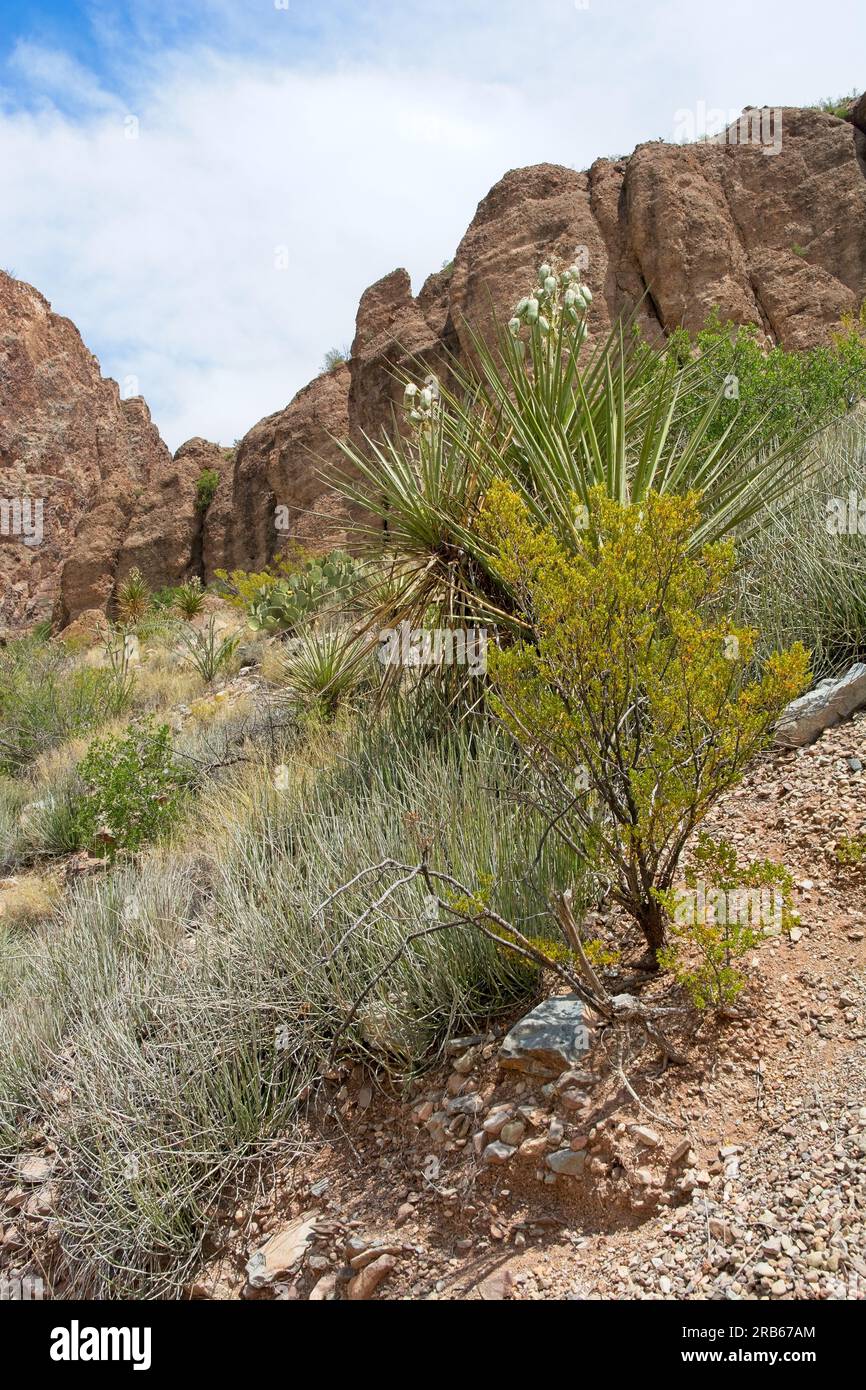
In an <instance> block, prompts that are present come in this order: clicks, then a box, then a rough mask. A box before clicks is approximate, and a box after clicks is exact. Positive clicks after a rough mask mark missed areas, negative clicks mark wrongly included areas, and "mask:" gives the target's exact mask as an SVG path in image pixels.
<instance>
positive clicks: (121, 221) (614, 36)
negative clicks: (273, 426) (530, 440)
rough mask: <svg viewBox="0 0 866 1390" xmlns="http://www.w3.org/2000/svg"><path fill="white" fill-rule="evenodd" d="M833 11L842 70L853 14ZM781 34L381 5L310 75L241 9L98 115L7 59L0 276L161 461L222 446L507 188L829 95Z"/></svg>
mask: <svg viewBox="0 0 866 1390" xmlns="http://www.w3.org/2000/svg"><path fill="white" fill-rule="evenodd" d="M295 4H297V6H298V7H299V8H298V11H297V13H296V18H298V19H302V18H304V15H305V14H306V15H307V16H309V15H311V14H312V13H313V11H312V10H309V11H307V10H306V8H305V6H306V0H293V5H295ZM144 8H145V10H147V7H146V6H145V7H144ZM150 8H151V9H152V8H153V7H152V6H151V7H150ZM157 8H158V7H157ZM840 8H844V9H846V11H848V20H847V23H848V28H847V31H846V48H849V47H850V48H851V50H852V51H853V50H854V49H856V47H857V45H856V43H855V42H854V35H855V31H856V30H857V29H859V30H860V33H861V35H862V36H864V37H866V34H864V32H863V31H864V27H866V20H864V18H863V11H862V9H861V7H860V0H858V6H857V9H856V11H855V9H854V8H853V7H851V8H850V10H849V9H848V0H840ZM265 9H267V6H265ZM798 10H800V11H801V12H802V16H803V17H805V16H807V15H808V14H810V13H811V7H809V8H808V10H807V7H806V5H805V3H804V0H795V3H789V4H788V5H786V7H785V9H784V11H781V10H780V11H779V12H778V14H772V15H771V14H770V13H769V11H765V10H763V9H762V7H760V6H754V5H752V4H745V3H742V4H741V3H740V0H731V2H730V3H729V4H728V5H727V6H726V7H724V12H723V17H722V19H721V21H720V23H719V25H717V26H715V27H714V28H713V30H712V31H710V30H709V29H700V28H698V27H697V25H698V20H697V19H696V18H695V11H694V7H692V6H691V5H690V4H686V3H685V0H667V3H660V2H659V0H656V3H652V4H648V5H646V6H639V7H638V6H635V5H633V4H628V5H626V4H625V3H623V0H591V7H590V10H589V11H581V10H578V9H576V8H575V6H574V4H573V3H572V0H561V3H560V0H538V3H535V4H533V5H532V6H529V5H526V4H525V3H524V0H520V3H518V0H502V3H500V4H498V5H496V6H491V5H490V4H489V3H487V0H484V3H481V0H461V3H460V5H459V6H457V5H454V4H453V3H451V0H441V2H440V3H438V4H435V5H434V4H432V3H427V0H422V2H421V3H418V4H416V5H415V6H414V7H413V6H412V5H400V6H397V5H396V4H393V3H392V0H383V3H381V5H379V6H377V9H376V13H375V17H374V16H373V13H372V11H370V12H366V13H365V19H366V21H367V22H366V26H365V27H363V28H361V29H359V28H358V27H357V25H356V26H355V28H353V29H349V28H348V27H347V21H346V20H345V19H344V20H343V21H342V22H340V23H338V22H337V12H338V11H340V12H341V13H343V14H344V15H347V14H348V13H349V11H347V10H344V9H343V7H342V6H341V5H339V4H338V5H336V6H335V7H334V9H333V11H332V19H331V27H330V28H329V30H328V32H327V34H326V35H325V37H324V38H322V36H321V35H320V36H319V47H318V48H317V49H316V50H315V53H313V52H312V51H311V50H310V49H309V47H305V48H303V50H302V48H301V47H300V46H296V47H297V52H295V50H294V49H293V48H292V45H291V44H288V45H284V46H283V47H282V48H280V49H279V53H278V57H276V58H275V57H273V56H270V57H268V56H265V51H266V50H267V49H268V48H269V47H271V48H273V45H272V44H271V45H269V44H268V42H267V35H268V34H269V33H271V32H273V28H272V24H271V21H272V20H273V21H274V22H275V23H276V24H277V25H282V24H286V25H287V24H290V23H291V13H290V14H288V15H285V14H280V15H276V16H271V15H268V16H267V21H266V20H265V18H264V16H263V11H262V7H261V5H259V7H258V9H257V11H256V18H255V20H253V19H250V20H249V23H250V25H252V24H253V23H255V24H256V25H257V26H259V27H257V28H256V29H255V31H254V32H255V35H258V36H260V37H261V38H262V44H261V47H262V49H263V51H262V52H256V53H251V52H249V51H247V52H246V53H242V52H240V51H239V52H238V54H237V55H233V54H226V53H223V54H222V56H217V55H216V54H214V53H208V52H206V51H203V50H202V49H201V48H196V49H195V50H192V49H187V50H186V51H185V52H184V51H178V52H175V53H173V54H168V53H167V54H164V55H162V58H161V61H160V62H159V63H155V62H154V61H152V58H151V60H149V61H148V62H147V63H145V64H144V65H143V67H142V69H141V71H144V72H146V73H147V74H148V75H147V77H146V78H145V79H139V81H138V83H137V84H136V82H135V81H134V80H133V79H132V78H129V77H128V73H127V77H128V80H126V81H124V82H123V83H121V84H120V85H121V86H122V88H123V90H125V91H126V93H127V96H126V98H125V99H124V100H123V101H121V100H120V98H119V97H117V96H116V95H115V94H114V92H113V90H112V91H111V92H109V91H107V90H106V88H107V87H109V86H111V83H109V82H108V81H107V79H104V80H103V81H102V82H100V81H97V79H96V78H93V77H91V76H89V75H88V73H87V71H86V70H84V69H81V68H80V66H79V65H77V64H74V63H73V62H72V60H71V59H69V58H67V57H66V55H64V54H56V53H52V52H50V51H45V50H39V49H38V48H36V47H35V46H34V45H33V44H32V43H28V44H26V45H19V48H18V50H17V54H16V58H15V70H14V75H15V77H16V79H17V80H18V81H19V82H20V81H26V82H28V83H29V84H30V87H31V90H32V91H33V92H36V93H38V94H39V96H40V98H41V101H40V102H39V103H37V104H36V106H35V109H34V108H33V103H31V110H30V111H29V112H27V113H24V112H22V111H21V110H17V111H16V110H9V109H7V111H6V113H5V114H0V168H2V170H3V198H2V203H0V259H2V262H3V263H5V264H6V265H7V266H8V267H9V268H11V269H13V270H14V271H15V273H16V274H18V275H19V276H22V277H23V278H25V279H28V280H30V281H32V282H33V283H34V284H36V285H37V287H38V288H39V289H41V290H42V291H43V292H44V293H45V294H47V295H48V297H49V298H50V299H52V301H53V303H54V307H55V308H56V309H57V310H58V311H59V312H62V313H65V314H68V315H69V316H70V317H71V318H73V319H74V321H75V322H76V323H77V325H78V327H79V328H80V330H81V332H82V335H83V337H84V339H85V341H86V342H87V344H88V346H90V347H91V348H93V350H94V351H97V352H98V353H99V355H100V357H101V360H102V365H103V370H104V371H106V372H107V373H109V374H111V375H113V376H115V377H117V378H118V379H122V378H124V377H126V376H129V375H131V376H135V377H137V378H138V382H139V385H140V389H141V392H142V394H144V395H145V397H146V398H147V400H148V402H149V403H150V405H151V409H152V411H153V414H154V418H155V420H156V422H157V424H158V425H159V427H160V429H161V430H162V432H163V434H164V436H165V438H166V440H167V441H168V443H169V444H170V445H171V446H172V447H176V446H177V445H178V444H179V443H180V442H181V441H182V440H183V439H185V438H187V437H188V436H190V435H192V434H203V435H206V436H208V437H210V438H214V439H218V440H220V441H221V442H227V443H230V442H231V441H232V440H233V439H234V438H235V437H236V436H239V435H241V434H243V433H244V432H245V431H246V430H247V429H248V428H249V427H250V426H251V425H252V424H253V423H255V421H256V420H257V419H258V418H260V417H261V416H262V415H264V414H267V413H270V412H271V411H273V410H276V409H278V408H280V407H281V406H282V405H284V404H285V403H286V402H287V401H288V400H289V399H290V397H291V396H292V395H293V394H294V392H295V391H296V390H297V389H299V388H300V387H301V386H302V385H303V384H304V383H305V382H306V381H307V380H308V379H309V378H310V377H311V376H312V375H314V374H315V372H317V371H318V370H319V367H320V365H321V359H322V357H323V355H324V352H325V351H326V349H327V348H329V347H331V346H334V345H342V344H344V343H346V342H348V341H350V340H351V337H352V334H353V328H354V313H355V308H356V306H357V302H358V298H359V296H360V294H361V292H362V291H363V289H364V288H365V287H366V286H367V285H368V284H369V283H370V282H371V281H372V280H374V279H376V278H377V277H378V276H380V275H383V274H386V273H387V272H388V271H389V270H391V269H393V268H394V267H395V266H397V265H406V266H407V268H408V269H409V270H410V272H411V274H412V276H413V281H414V283H415V285H416V288H417V287H418V285H419V284H420V282H421V280H422V279H423V277H424V276H425V275H426V274H428V273H429V272H430V271H431V270H434V269H437V268H438V267H439V265H440V264H441V263H442V262H443V260H445V259H446V258H448V257H450V256H451V255H452V254H453V251H454V249H455V247H456V245H457V242H458V240H459V238H460V236H461V235H462V233H463V231H464V230H465V228H466V226H467V224H468V222H469V220H470V218H471V217H472V215H473V213H474V211H475V206H476V204H477V202H478V200H479V199H480V198H481V197H483V196H484V194H485V193H486V192H487V190H488V188H489V187H490V186H491V184H492V183H494V182H495V181H496V179H498V178H499V177H501V175H502V174H503V173H504V172H505V170H506V169H508V168H511V167H515V166H517V165H520V164H526V163H532V162H535V161H538V160H542V159H549V160H554V161H559V162H563V163H568V164H573V165H575V166H577V167H586V166H587V165H588V164H589V163H590V162H591V160H592V159H593V158H595V157H596V155H598V154H619V153H624V152H626V151H628V150H629V149H630V148H631V147H632V145H633V144H634V143H635V142H636V141H639V140H641V139H651V138H654V137H656V136H659V135H662V136H665V137H668V138H670V136H671V135H672V129H673V120H674V112H675V111H676V110H677V109H678V108H682V107H688V106H693V105H695V104H696V103H697V102H698V101H700V100H704V101H706V102H707V104H709V105H717V106H723V107H725V108H728V107H732V106H736V105H741V104H744V103H745V102H748V101H756V102H761V101H764V100H765V99H766V100H768V101H771V102H776V101H785V102H796V101H805V100H809V99H814V98H815V97H816V96H818V95H820V94H821V93H822V92H823V91H824V89H826V90H827V91H828V92H831V91H835V90H836V89H837V88H838V87H839V86H840V85H842V86H843V87H844V85H845V79H844V75H843V77H842V81H841V84H840V81H839V78H838V76H837V77H836V78H835V79H834V76H833V74H834V73H838V69H839V63H838V42H837V41H836V40H837V39H838V27H837V26H836V25H834V26H832V27H833V30H834V36H835V37H834V41H833V43H832V45H830V44H829V42H828V43H825V41H824V39H823V38H822V36H821V34H818V35H815V34H814V33H813V32H811V31H810V29H809V28H807V27H806V26H805V25H803V27H801V29H800V33H801V35H802V38H801V40H800V42H799V44H798V45H797V47H798V51H799V56H798V57H797V56H796V55H792V54H791V52H790V47H791V45H790V38H788V40H787V43H788V47H787V49H786V50H785V52H784V54H783V55H782V57H783V58H784V62H783V61H782V58H781V57H780V58H778V59H777V50H776V48H774V46H773V44H774V42H775V43H776V44H777V45H778V42H779V40H780V37H781V36H780V33H779V32H778V28H779V26H780V25H781V26H783V27H784V30H785V33H786V34H787V35H790V33H791V32H792V27H793V31H794V32H796V30H797V15H796V13H795V12H796V11H798ZM250 13H252V12H250ZM317 13H320V12H317ZM700 14H701V24H703V23H704V21H705V19H706V12H705V11H701V12H700ZM354 17H355V19H356V20H357V19H358V17H359V15H358V13H357V12H356V13H355V16H354ZM147 18H148V16H147V14H146V13H145V15H144V16H143V22H144V20H146V19H147ZM738 18H739V21H740V23H739V24H738V22H737V21H738ZM747 21H748V27H747ZM269 26H270V27H269ZM822 30H823V26H822ZM286 32H287V33H288V32H289V30H286ZM247 34H248V38H250V39H251V38H252V37H254V33H253V30H252V29H250V30H248V31H247ZM410 40H411V41H410ZM322 45H324V47H323V46H322ZM830 47H832V48H833V49H835V50H837V56H836V59H835V66H833V65H832V64H831V58H830ZM861 47H862V45H861ZM314 58H315V61H313V59H314ZM154 74H157V75H156V76H155V75H154ZM762 74H763V76H762ZM130 92H136V93H137V94H136V95H134V96H130V95H129V93H130ZM52 98H53V99H54V102H56V103H59V104H62V110H61V109H60V106H59V105H55V104H52ZM70 102H72V104H73V106H74V110H75V114H74V115H70V114H64V113H65V112H68V110H69V106H70ZM127 103H129V106H130V107H131V108H132V109H128V106H127ZM129 117H135V118H136V119H137V121H138V122H139V125H138V132H137V133H138V138H128V137H129V136H130V134H135V127H134V126H132V125H131V124H130V122H129V120H128V118H129ZM281 247H285V248H287V251H288V268H287V269H285V270H280V269H278V268H277V265H276V257H277V248H281Z"/></svg>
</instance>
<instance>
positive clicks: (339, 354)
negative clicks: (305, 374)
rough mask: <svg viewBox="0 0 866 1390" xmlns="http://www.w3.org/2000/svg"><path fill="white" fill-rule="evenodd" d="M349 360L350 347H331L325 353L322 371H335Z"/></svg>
mask: <svg viewBox="0 0 866 1390" xmlns="http://www.w3.org/2000/svg"><path fill="white" fill-rule="evenodd" d="M348 360H349V349H348V348H346V347H342V348H329V349H328V351H327V352H326V353H325V360H324V362H323V363H322V371H323V372H335V371H336V370H337V368H338V367H342V366H343V364H344V363H345V362H348Z"/></svg>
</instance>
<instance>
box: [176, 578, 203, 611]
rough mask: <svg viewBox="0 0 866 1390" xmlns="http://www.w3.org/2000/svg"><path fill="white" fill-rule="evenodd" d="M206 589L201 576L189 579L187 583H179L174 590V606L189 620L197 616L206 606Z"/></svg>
mask: <svg viewBox="0 0 866 1390" xmlns="http://www.w3.org/2000/svg"><path fill="white" fill-rule="evenodd" d="M204 598H205V594H204V589H203V587H202V582H201V580H200V579H199V578H197V577H196V578H193V579H188V580H187V581H186V583H185V584H179V585H178V587H177V589H176V590H175V592H174V607H175V608H176V609H177V611H178V613H180V615H181V617H183V618H186V620H187V621H189V619H190V618H195V617H197V616H198V614H199V613H200V612H201V610H202V608H203V607H204Z"/></svg>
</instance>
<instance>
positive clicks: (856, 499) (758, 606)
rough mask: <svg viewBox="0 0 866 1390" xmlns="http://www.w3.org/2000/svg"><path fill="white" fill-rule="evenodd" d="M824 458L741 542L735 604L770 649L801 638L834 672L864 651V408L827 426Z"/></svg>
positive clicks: (819, 666) (819, 669) (821, 669)
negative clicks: (758, 631)
mask: <svg viewBox="0 0 866 1390" xmlns="http://www.w3.org/2000/svg"><path fill="white" fill-rule="evenodd" d="M816 455H817V459H818V463H817V467H816V468H815V470H814V471H813V472H812V473H811V474H810V475H809V476H808V477H807V478H805V479H802V480H799V481H798V482H797V483H796V485H795V486H794V488H793V489H792V491H791V492H790V493H789V495H788V496H787V498H786V499H785V501H784V503H780V504H779V505H776V506H773V507H769V508H767V510H766V511H765V512H764V513H762V514H761V516H760V517H758V518H756V525H755V527H754V528H753V530H752V532H751V534H749V535H748V536H744V537H743V538H742V540H740V541H739V543H738V547H737V549H738V566H737V571H736V574H735V575H734V581H735V586H736V597H735V602H736V605H737V611H738V613H739V615H740V617H741V619H742V621H743V622H745V623H747V624H748V625H749V626H754V627H757V628H758V629H759V630H760V632H761V638H762V644H763V646H764V647H765V648H766V649H768V650H769V649H772V648H773V647H782V646H786V645H789V644H790V643H791V642H794V641H797V640H799V641H802V642H804V643H805V644H806V646H807V647H809V649H810V650H811V652H812V665H813V669H814V671H815V674H816V676H830V675H836V674H838V673H839V671H840V670H841V669H844V668H845V667H846V666H847V665H848V664H850V663H851V662H852V661H858V660H862V659H863V657H864V655H866V409H864V408H862V407H861V409H860V410H859V411H856V412H854V413H853V414H852V415H851V416H849V417H848V418H847V419H845V420H844V421H838V422H836V423H834V424H833V425H831V426H828V428H827V429H826V430H825V431H824V432H823V433H822V435H821V436H820V438H819V439H818V441H817V443H816Z"/></svg>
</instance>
